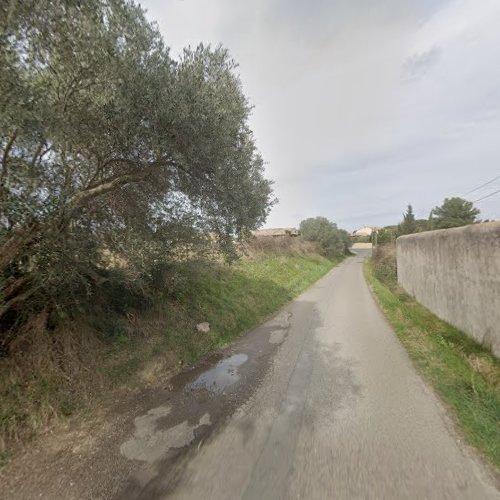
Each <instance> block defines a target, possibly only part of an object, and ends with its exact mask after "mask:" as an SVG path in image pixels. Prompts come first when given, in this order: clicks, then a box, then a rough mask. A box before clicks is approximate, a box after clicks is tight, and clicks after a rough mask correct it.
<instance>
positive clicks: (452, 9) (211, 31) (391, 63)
mask: <svg viewBox="0 0 500 500" xmlns="http://www.w3.org/2000/svg"><path fill="white" fill-rule="evenodd" d="M140 3H141V4H142V5H143V6H144V7H145V8H146V9H147V11H148V13H147V15H148V17H149V18H150V19H152V20H155V21H156V22H157V23H158V25H159V27H160V30H161V32H162V34H163V36H164V39H165V41H166V43H167V45H169V46H170V47H171V49H172V55H176V54H179V53H180V52H181V50H182V48H183V47H185V46H187V45H191V46H196V45H197V44H198V43H199V42H204V43H211V44H215V45H216V44H219V43H220V44H222V45H224V46H225V47H227V48H228V49H229V50H230V52H231V54H232V55H233V57H234V58H235V59H236V60H237V61H238V62H239V64H240V67H239V72H240V77H241V80H242V83H243V88H244V92H245V94H246V95H247V96H248V97H249V99H250V101H251V102H252V103H253V104H254V105H255V109H254V112H253V116H252V119H251V126H252V128H253V130H254V132H255V136H256V139H257V143H258V147H259V149H260V150H261V151H262V153H263V155H264V158H265V159H266V161H267V163H268V164H267V175H268V177H270V178H271V179H273V180H274V182H275V191H276V195H277V196H278V198H279V200H280V202H279V204H278V205H277V206H276V207H275V208H274V209H273V211H272V213H271V215H270V217H269V219H268V222H267V224H266V225H267V226H268V227H273V226H295V225H297V224H298V223H299V222H300V221H301V220H302V219H304V218H306V217H311V216H316V215H323V216H326V217H328V218H329V219H331V220H333V221H335V222H337V223H338V224H339V225H340V226H341V227H344V228H346V229H355V228H357V227H360V226H362V225H365V224H366V225H386V224H393V223H397V222H399V221H400V219H401V218H402V217H401V214H402V212H403V211H404V210H405V207H406V205H407V204H408V203H412V205H413V207H414V210H415V212H416V214H417V216H418V217H423V218H426V217H427V216H428V214H429V211H430V209H431V208H432V207H434V206H436V205H438V204H441V202H442V200H443V199H444V198H445V197H451V196H461V195H464V194H466V193H467V192H469V191H471V190H473V189H474V188H476V187H478V186H480V185H481V184H483V183H486V182H487V181H489V180H490V179H493V178H495V177H497V176H500V28H499V27H500V1H499V0H308V1H306V0H252V1H248V0H245V1H244V0H141V2H140ZM497 190H500V178H499V179H497V180H496V181H494V182H492V183H489V184H488V185H487V186H485V187H483V188H482V189H479V190H476V191H474V192H472V193H470V194H469V195H467V196H466V197H467V198H469V199H471V200H472V201H473V200H477V199H478V198H481V197H483V196H486V195H488V194H489V193H492V192H494V191H497ZM477 206H478V207H479V208H480V209H481V211H482V217H483V218H484V219H486V218H490V219H500V193H498V194H497V195H494V196H491V197H489V198H487V199H485V200H484V201H479V202H478V203H477Z"/></svg>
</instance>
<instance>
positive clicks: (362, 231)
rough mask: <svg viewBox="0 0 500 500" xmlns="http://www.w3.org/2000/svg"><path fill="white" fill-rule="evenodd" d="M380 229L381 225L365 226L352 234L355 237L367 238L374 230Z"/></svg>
mask: <svg viewBox="0 0 500 500" xmlns="http://www.w3.org/2000/svg"><path fill="white" fill-rule="evenodd" d="M379 230H380V228H379V227H374V226H363V227H362V228H361V229H358V230H357V231H354V232H353V233H352V236H353V237H354V238H366V237H370V236H371V235H372V234H373V232H374V231H379Z"/></svg>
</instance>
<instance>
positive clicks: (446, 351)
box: [365, 259, 500, 471]
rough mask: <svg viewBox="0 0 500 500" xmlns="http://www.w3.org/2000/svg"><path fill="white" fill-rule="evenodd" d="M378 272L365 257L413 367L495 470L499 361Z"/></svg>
mask: <svg viewBox="0 0 500 500" xmlns="http://www.w3.org/2000/svg"><path fill="white" fill-rule="evenodd" d="M376 275H377V273H376V270H375V269H374V263H373V260H372V259H367V261H366V264H365V276H366V278H367V281H368V283H369V285H370V287H371V289H372V290H373V293H374V295H375V297H376V298H377V300H378V302H379V304H380V306H381V307H382V310H383V311H384V312H385V314H386V316H387V318H388V320H389V322H390V324H391V325H392V327H393V328H394V330H395V331H396V333H397V335H398V336H399V338H400V339H401V342H402V343H403V345H404V346H405V347H406V349H407V351H408V353H409V355H410V357H411V359H412V360H413V361H414V363H415V365H416V367H417V369H418V370H420V372H421V373H422V374H423V375H424V377H425V378H426V379H427V380H428V381H429V382H430V383H431V384H432V386H433V387H434V389H435V390H436V392H437V393H438V394H439V395H440V396H441V398H442V399H443V400H444V402H445V403H446V404H447V405H448V406H449V407H450V408H451V410H452V413H453V415H454V417H455V420H456V422H457V424H458V426H459V428H460V429H461V430H462V431H463V434H464V435H465V437H466V438H467V440H468V441H469V443H470V444H472V445H474V446H475V447H476V448H477V449H478V450H480V451H481V452H482V453H483V454H484V456H485V457H486V458H487V459H488V460H489V461H490V462H491V463H492V464H493V465H494V466H495V467H496V468H497V471H499V470H500V361H499V360H498V359H497V358H495V357H494V356H493V355H492V353H491V352H490V351H489V350H487V349H485V348H484V347H482V346H481V345H480V344H478V343H477V342H475V341H474V340H472V339H471V338H469V337H467V336H466V335H465V334H464V333H463V332H461V331H459V330H457V329H456V328H454V327H453V326H451V325H449V324H448V323H446V322H445V321H442V320H440V319H439V318H437V317H436V316H435V315H434V314H432V313H431V312H430V311H429V310H428V309H426V308H425V307H424V306H422V305H421V304H419V303H418V302H416V301H415V300H414V299H413V298H412V297H410V296H409V295H408V294H406V293H404V292H403V291H402V290H401V289H400V288H398V287H397V285H394V284H391V283H390V282H389V284H387V283H386V284H384V283H383V282H382V281H380V280H379V279H378V278H377V277H376Z"/></svg>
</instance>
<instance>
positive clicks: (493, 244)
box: [397, 222, 500, 357]
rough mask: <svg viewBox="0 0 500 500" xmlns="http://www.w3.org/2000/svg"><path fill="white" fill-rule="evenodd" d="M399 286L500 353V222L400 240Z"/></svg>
mask: <svg viewBox="0 0 500 500" xmlns="http://www.w3.org/2000/svg"><path fill="white" fill-rule="evenodd" d="M397 259H398V281H399V284H400V285H401V286H402V287H403V288H404V289H405V290H406V291H407V292H408V293H409V294H410V295H412V296H413V297H415V298H416V299H417V300H418V301H419V302H420V303H421V304H423V305H424V306H426V307H427V308H428V309H430V310H431V311H432V312H433V313H434V314H436V316H438V317H440V318H441V319H444V320H445V321H447V322H448V323H451V324H452V325H454V326H456V327H457V328H459V329H460V330H462V331H463V332H465V333H466V334H468V335H470V336H471V337H473V338H474V339H476V340H477V341H478V342H480V343H482V344H483V345H485V346H488V347H490V348H491V350H492V351H493V352H494V353H495V355H496V356H499V357H500V222H489V223H484V224H474V225H471V226H465V227H460V228H455V229H442V230H439V231H428V232H425V233H419V234H411V235H408V236H402V237H400V238H398V239H397Z"/></svg>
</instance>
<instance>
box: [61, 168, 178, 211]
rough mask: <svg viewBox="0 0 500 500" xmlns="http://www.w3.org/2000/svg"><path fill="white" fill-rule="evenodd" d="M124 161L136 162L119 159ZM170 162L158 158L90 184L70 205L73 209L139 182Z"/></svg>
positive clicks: (71, 200)
mask: <svg viewBox="0 0 500 500" xmlns="http://www.w3.org/2000/svg"><path fill="white" fill-rule="evenodd" d="M119 161H121V162H123V163H130V164H134V163H133V162H132V161H130V160H119ZM167 164H169V162H168V160H163V159H161V160H157V161H155V162H152V163H150V164H149V165H146V166H144V167H143V168H141V169H139V170H136V171H135V172H129V173H126V174H122V175H118V176H116V177H113V178H111V179H105V180H103V181H102V182H100V183H99V184H97V185H95V186H89V187H87V189H84V190H83V191H79V192H78V193H76V194H74V195H73V196H72V197H71V198H70V199H69V202H68V205H69V206H70V207H72V208H73V209H74V208H76V207H78V206H80V205H83V204H84V203H87V202H88V201H90V200H91V199H93V198H97V197H98V196H102V195H103V194H106V193H109V192H111V191H115V190H116V189H120V188H122V187H124V186H127V185H129V184H135V183H137V182H141V181H143V180H145V179H146V178H147V177H148V176H149V175H151V174H152V173H153V172H154V170H155V169H156V168H157V167H159V166H163V165H167Z"/></svg>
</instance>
